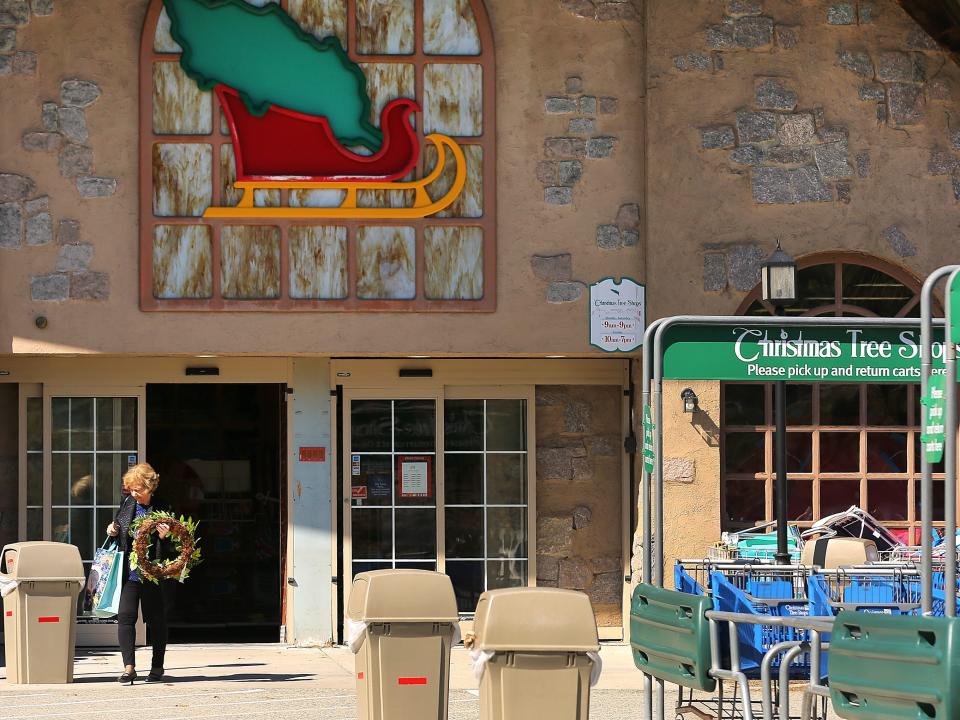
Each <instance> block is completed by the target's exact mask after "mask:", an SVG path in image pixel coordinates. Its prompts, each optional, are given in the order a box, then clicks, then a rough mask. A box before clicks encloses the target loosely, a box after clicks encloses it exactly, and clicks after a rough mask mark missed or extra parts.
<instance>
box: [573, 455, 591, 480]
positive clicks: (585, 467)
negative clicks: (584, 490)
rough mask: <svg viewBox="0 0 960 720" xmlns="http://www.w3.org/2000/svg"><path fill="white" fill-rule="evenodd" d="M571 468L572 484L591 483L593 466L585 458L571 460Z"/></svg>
mask: <svg viewBox="0 0 960 720" xmlns="http://www.w3.org/2000/svg"><path fill="white" fill-rule="evenodd" d="M571 466H572V467H573V481H574V482H592V481H593V464H592V463H591V462H590V461H589V460H588V459H587V458H573V460H572V461H571Z"/></svg>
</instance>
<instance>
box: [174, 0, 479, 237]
mask: <svg viewBox="0 0 960 720" xmlns="http://www.w3.org/2000/svg"><path fill="white" fill-rule="evenodd" d="M163 4H164V7H166V10H167V14H168V15H169V17H170V31H171V35H172V36H173V38H174V40H176V41H177V43H179V45H180V46H181V47H182V48H183V53H182V55H181V56H180V65H181V67H182V68H183V70H184V71H185V72H186V74H187V75H188V76H189V77H190V78H192V79H193V80H194V81H195V82H196V83H197V86H198V87H199V88H200V89H201V90H205V91H209V90H212V91H214V92H215V93H216V95H217V98H218V99H219V101H220V106H221V107H222V108H223V111H224V115H225V116H226V120H227V124H228V126H229V128H230V135H231V136H232V138H233V146H234V150H235V152H234V156H235V158H236V177H237V180H236V183H235V185H236V187H237V188H239V189H241V190H243V197H242V198H241V199H240V202H239V203H238V205H237V206H236V207H210V208H207V210H206V212H205V213H204V217H229V218H236V217H244V218H366V219H374V218H420V217H426V216H428V215H433V214H434V213H437V212H439V211H441V210H443V209H445V208H447V207H449V206H450V205H451V204H452V203H453V202H454V201H455V200H456V199H457V197H459V195H460V193H461V192H462V190H463V186H464V184H465V182H466V162H465V160H464V156H463V150H462V149H461V148H460V146H459V145H458V144H457V143H456V142H455V141H454V140H453V139H452V138H450V137H448V136H447V135H443V134H439V133H433V134H430V135H427V136H426V139H427V140H428V141H430V142H431V143H433V145H434V146H436V150H437V163H436V166H435V167H434V168H433V170H432V171H431V172H430V174H429V175H427V176H426V177H424V178H422V179H420V180H413V181H401V180H400V178H403V177H405V176H407V175H409V174H410V172H411V171H412V170H413V169H414V167H415V166H416V164H417V160H418V158H419V156H420V141H419V138H418V136H417V133H416V131H415V130H414V129H413V127H412V124H411V121H410V116H411V115H412V114H413V113H414V112H419V111H420V107H419V106H418V105H417V103H416V102H415V101H414V100H411V99H409V98H397V99H395V100H392V101H391V102H390V103H388V104H387V105H386V106H385V107H384V108H383V112H382V113H381V115H380V127H379V128H378V127H376V126H374V125H373V124H372V123H371V122H370V120H369V117H370V109H371V103H370V98H369V96H368V94H367V83H366V77H365V76H364V74H363V71H362V70H361V69H360V67H359V66H358V65H357V64H356V63H354V62H353V61H351V60H350V58H349V57H348V56H347V54H346V52H344V50H343V47H342V46H341V44H340V41H339V40H338V39H337V38H335V37H327V38H324V39H323V40H317V39H316V38H315V37H314V36H313V35H310V34H309V33H307V32H304V30H303V29H302V28H301V27H300V26H299V25H298V24H297V22H296V21H295V20H294V19H293V18H291V17H290V16H289V15H288V14H287V13H286V12H285V11H284V10H283V9H282V8H281V7H280V6H279V5H278V4H275V3H268V4H267V5H265V6H264V7H254V6H253V5H249V4H248V3H246V2H244V0H163ZM351 148H362V149H363V153H364V154H361V153H358V152H355V151H354V150H352V149H351ZM448 155H449V156H452V158H453V162H454V163H455V171H454V175H453V182H452V184H451V185H450V188H449V190H447V192H446V193H444V194H443V195H442V196H441V197H440V198H438V199H437V200H434V199H432V198H431V197H430V194H429V193H428V191H427V188H428V187H429V186H430V185H432V184H433V183H435V182H436V181H437V180H439V179H440V177H441V175H443V172H444V168H445V166H446V163H447V161H448V159H449V158H448ZM277 188H279V189H288V190H290V189H297V190H338V191H342V192H343V193H344V197H343V200H342V202H341V203H340V205H339V206H338V207H323V208H295V207H280V208H273V207H255V206H254V191H255V190H257V189H277ZM358 190H412V191H414V201H413V205H412V206H410V207H401V208H383V207H373V208H371V207H357V191H358Z"/></svg>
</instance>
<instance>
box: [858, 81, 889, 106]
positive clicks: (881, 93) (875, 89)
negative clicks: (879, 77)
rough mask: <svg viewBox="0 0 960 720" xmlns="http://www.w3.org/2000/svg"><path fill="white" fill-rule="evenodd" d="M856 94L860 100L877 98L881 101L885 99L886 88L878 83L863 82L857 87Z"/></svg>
mask: <svg viewBox="0 0 960 720" xmlns="http://www.w3.org/2000/svg"><path fill="white" fill-rule="evenodd" d="M857 95H858V96H859V98H860V99H861V100H879V101H880V102H883V101H884V100H886V99H887V90H886V88H884V87H883V85H881V84H880V83H863V84H862V85H861V86H860V87H859V88H857Z"/></svg>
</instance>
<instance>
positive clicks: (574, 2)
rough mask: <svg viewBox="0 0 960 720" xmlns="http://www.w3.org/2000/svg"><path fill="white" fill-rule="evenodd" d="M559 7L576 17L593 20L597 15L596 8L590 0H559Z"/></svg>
mask: <svg viewBox="0 0 960 720" xmlns="http://www.w3.org/2000/svg"><path fill="white" fill-rule="evenodd" d="M560 7H561V8H563V9H564V10H566V11H567V12H570V13H573V14H574V15H576V16H577V17H582V18H588V19H590V20H594V19H596V17H597V8H596V6H595V5H594V4H593V2H592V0H560Z"/></svg>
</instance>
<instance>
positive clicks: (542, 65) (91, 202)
mask: <svg viewBox="0 0 960 720" xmlns="http://www.w3.org/2000/svg"><path fill="white" fill-rule="evenodd" d="M587 4H589V5H590V6H591V7H594V6H593V4H592V3H587ZM600 5H610V6H614V5H617V6H621V9H620V10H619V11H618V12H620V13H622V8H626V7H628V6H629V7H631V8H632V5H631V4H629V3H628V4H622V3H599V4H598V6H597V7H598V8H599V6H600ZM146 6H147V3H146V2H145V0H131V1H130V2H122V3H117V2H115V1H114V0H90V1H89V2H83V3H78V2H59V1H58V2H55V3H54V5H53V7H54V10H53V13H52V14H51V15H49V16H38V17H33V18H32V19H31V20H30V22H29V23H28V24H24V25H22V26H20V27H19V28H18V29H17V32H16V49H17V51H18V52H19V51H21V50H22V51H24V52H27V51H29V52H35V53H36V56H35V59H36V61H37V65H36V70H35V72H34V73H33V74H29V70H30V68H22V67H20V68H18V71H17V72H10V73H9V74H6V75H4V74H0V88H2V93H3V99H4V100H3V104H4V112H3V114H2V117H0V173H13V174H17V175H21V176H25V177H28V178H30V179H31V180H32V181H33V182H34V183H35V187H34V188H31V189H30V192H29V193H25V194H24V195H23V197H22V198H20V199H18V200H16V201H15V202H18V203H19V202H20V201H21V200H23V201H28V200H31V199H35V198H39V197H43V196H47V197H48V198H49V201H48V204H49V210H44V209H43V207H42V203H41V204H40V205H34V206H31V208H26V207H25V206H23V207H21V209H20V210H19V211H20V212H22V213H23V214H24V215H26V214H28V213H36V214H40V215H43V214H44V213H49V216H50V218H49V222H50V225H51V227H52V232H48V231H47V230H46V229H45V227H43V226H44V222H45V221H37V222H36V223H35V225H36V227H35V228H34V236H33V241H35V242H40V243H41V244H39V245H27V238H26V237H25V238H24V239H23V242H22V243H20V247H19V248H10V247H7V248H4V249H0V306H2V307H4V308H5V311H4V312H3V313H2V315H0V353H7V352H14V353H25V352H113V353H117V352H136V353H175V352H187V353H189V352H200V351H212V352H220V353H226V352H241V353H277V352H283V353H301V352H303V353H338V354H352V355H362V354H374V353H397V354H405V353H417V354H426V353H430V354H444V353H457V352H469V353H470V354H479V353H491V354H497V355H510V354H524V353H541V352H543V353H562V354H569V353H591V352H592V351H591V350H590V347H589V345H588V342H587V328H586V324H587V317H586V307H585V305H586V298H585V297H583V291H584V286H583V285H582V284H578V283H577V281H579V282H583V283H589V282H592V281H596V280H599V279H601V278H603V277H605V276H607V275H618V276H619V275H620V274H631V275H634V276H639V275H642V273H641V272H640V268H639V264H640V257H641V249H640V248H641V246H640V243H639V233H638V231H637V228H638V226H639V218H638V215H637V207H636V206H637V205H638V204H639V203H641V202H642V194H641V188H642V173H641V170H642V163H641V157H642V147H641V137H642V133H643V124H642V113H641V103H642V85H643V76H642V73H640V72H638V68H640V67H641V66H642V63H641V54H640V53H641V47H642V40H643V35H642V29H641V28H642V26H641V23H640V22H639V20H638V19H634V18H632V15H633V14H632V13H631V14H630V15H631V17H626V19H620V18H619V17H618V16H616V15H615V14H614V13H613V12H612V10H607V11H604V12H603V13H602V17H600V18H599V19H597V14H598V13H600V10H599V9H596V8H595V12H594V15H593V16H592V17H590V18H586V17H582V16H579V15H577V14H576V13H575V12H572V11H571V10H569V9H565V8H564V7H562V6H561V3H559V2H553V1H551V2H543V1H542V0H523V1H522V2H517V1H516V0H491V1H490V2H488V3H487V6H488V9H489V14H490V17H491V22H492V25H493V36H494V39H495V44H496V61H497V67H498V77H497V107H498V171H497V181H498V187H497V192H498V205H499V212H498V232H497V236H498V252H497V272H498V297H497V310H496V312H494V313H475V314H463V313H445V314H435V313H434V314H415V313H403V312H400V313H392V314H390V315H389V316H388V318H387V319H385V318H384V316H383V314H371V313H333V314H326V315H324V314H321V315H320V316H319V317H318V315H317V314H314V313H303V314H283V313H250V314H243V313H220V314H203V313H142V312H140V310H139V309H138V300H137V298H138V282H139V280H138V258H137V255H138V250H137V244H138V241H137V228H138V218H137V188H138V176H137V173H138V168H137V130H138V110H137V107H138V105H137V103H138V76H139V75H138V73H139V70H138V57H139V39H140V28H141V25H142V21H143V17H144V13H145V10H146ZM614 9H616V8H614ZM581 15H583V13H581ZM608 17H610V18H612V19H607V18H608ZM11 57H14V56H11ZM0 68H2V65H0ZM21 70H22V71H23V72H24V73H26V74H22V73H21V72H20V71H21ZM0 73H2V70H0ZM71 78H77V79H80V80H84V81H90V82H93V83H95V84H96V85H97V86H98V87H99V88H100V90H101V94H100V96H99V97H98V98H97V99H96V100H95V101H94V102H92V104H90V105H88V106H86V107H85V108H83V114H84V117H85V122H86V125H87V128H88V131H89V138H88V139H87V140H86V141H85V143H83V145H84V146H85V147H89V148H90V149H91V150H92V153H93V163H92V164H93V168H92V174H93V175H95V176H103V177H108V178H115V179H116V180H117V186H116V192H115V194H113V195H109V196H107V197H97V198H89V199H87V198H81V197H80V195H79V192H78V189H77V186H76V183H75V180H74V179H73V178H65V177H62V176H61V173H60V170H59V169H58V152H57V151H44V150H43V149H35V150H28V149H26V148H25V147H24V144H23V143H24V137H23V136H24V135H25V134H27V133H31V132H35V131H42V130H43V125H42V123H41V106H42V104H43V103H44V102H52V103H60V102H61V90H62V88H61V82H62V81H64V80H66V79H71ZM568 78H573V79H576V78H579V80H580V84H579V85H577V84H576V82H575V81H571V83H570V84H568ZM568 89H569V90H570V92H568ZM581 96H586V97H588V98H595V99H600V98H616V103H615V105H616V107H615V108H614V107H613V106H612V105H611V102H610V101H608V102H607V105H606V109H604V107H600V106H599V104H598V105H597V107H595V108H590V107H587V108H586V110H587V115H591V112H590V111H591V109H592V115H591V116H593V117H595V127H594V129H593V132H592V133H587V135H584V136H583V137H587V136H588V135H591V134H592V135H596V136H602V137H606V138H615V139H616V141H615V142H612V141H611V143H610V144H609V145H605V144H604V143H600V144H599V145H598V146H597V147H595V148H594V153H593V154H594V155H598V156H597V157H586V156H584V157H582V158H579V162H580V163H581V177H579V179H577V180H574V179H573V178H571V177H566V178H564V179H561V178H559V177H558V178H556V179H551V178H547V180H548V184H547V186H545V184H544V183H542V182H541V181H538V163H542V162H551V161H556V162H557V163H559V162H561V161H567V162H573V161H574V160H576V159H577V157H576V156H577V155H578V153H579V149H578V148H576V147H575V148H573V149H572V151H571V152H572V155H570V157H568V156H567V155H566V154H565V153H566V152H567V151H568V150H570V149H569V148H564V147H558V146H557V145H556V143H554V144H553V145H549V147H548V146H547V145H546V144H545V143H546V141H547V139H548V138H558V137H560V138H563V137H565V136H567V135H568V134H569V132H570V129H569V122H570V120H571V118H574V117H579V116H581V115H582V114H583V113H581V112H580V108H579V107H578V108H577V109H576V111H565V110H563V108H562V107H561V108H557V107H556V106H555V105H553V104H550V101H549V99H550V98H554V97H561V98H575V99H577V101H578V102H579V98H580V97H581ZM601 113H602V114H601ZM74 115H75V113H74ZM74 119H76V118H74ZM45 142H47V140H45V139H43V138H39V139H38V138H35V137H34V138H31V139H30V140H28V141H27V144H28V145H30V146H31V147H36V146H37V145H40V146H43V144H44V143H45ZM561 145H562V143H561ZM588 149H589V148H585V149H584V154H585V155H586V154H587V150H588ZM604 154H608V155H609V157H602V156H603V155H604ZM75 160H76V159H75ZM82 160H83V158H80V161H82ZM81 164H82V162H81ZM565 167H566V169H567V171H570V170H572V169H573V168H574V166H572V165H568V166H565ZM555 169H556V170H557V172H559V167H557V168H555ZM540 171H542V172H548V170H545V169H544V168H540ZM564 183H565V184H564ZM546 187H562V188H568V190H562V191H556V192H554V193H552V194H551V193H548V192H547V190H546ZM557 192H559V194H560V195H566V194H568V195H569V199H570V202H569V203H568V204H561V205H558V204H554V201H555V200H556V199H557V198H556V194H557ZM548 195H549V196H550V198H551V202H548V200H547V197H548ZM560 199H563V198H560ZM0 202H2V201H0ZM21 205H22V203H21ZM622 206H627V207H626V210H625V211H624V212H623V213H622V214H621V217H619V218H618V217H617V216H618V214H619V213H620V210H621V207H622ZM64 219H68V220H76V221H78V222H79V237H77V234H76V228H75V226H68V227H67V228H65V229H64V232H65V233H66V235H68V236H69V237H68V239H67V244H70V245H88V246H92V248H91V247H87V248H83V249H73V250H71V251H65V250H64V249H63V247H64V246H62V245H60V244H58V240H57V237H58V230H59V229H60V221H61V220H64ZM599 226H606V227H607V229H606V230H605V231H604V233H603V240H602V242H603V243H604V247H605V248H609V249H604V248H601V247H599V246H598V227H599ZM610 228H613V230H610ZM614 231H616V232H614ZM624 238H626V239H624ZM11 242H12V241H11ZM61 242H62V241H61ZM625 243H630V244H628V245H626V246H625ZM0 244H2V243H0ZM90 252H92V257H89V254H90ZM71 253H72V254H71ZM563 253H569V254H570V255H571V258H570V263H569V269H568V270H567V269H565V268H564V267H561V268H560V269H559V270H558V269H557V268H551V269H548V270H545V271H544V270H540V277H538V276H537V275H535V274H534V270H533V267H532V265H531V259H532V257H533V256H534V255H557V254H563ZM67 256H69V257H67ZM58 262H59V263H62V265H61V267H63V268H72V270H63V272H66V273H68V274H69V273H71V272H73V273H76V277H74V276H71V278H70V279H69V282H70V283H76V286H77V288H76V289H77V292H76V293H74V290H73V288H74V286H73V284H71V286H70V290H69V292H70V293H73V294H74V295H75V296H76V297H77V298H106V299H68V300H65V301H62V302H43V301H35V300H32V299H31V297H32V295H31V277H38V276H44V275H47V274H50V273H54V272H58V271H60V268H58ZM563 263H564V261H562V260H561V264H563ZM93 273H100V274H99V275H96V274H93ZM103 274H106V276H107V277H105V276H104V275H103ZM541 278H543V279H541ZM50 282H51V285H52V287H51V288H44V289H45V290H52V292H53V294H54V295H56V293H58V292H63V291H64V286H62V285H59V284H58V283H60V282H61V281H60V280H54V281H50ZM63 282H67V281H66V280H64V281H63ZM557 282H559V283H566V284H561V285H560V286H552V285H551V284H552V283H557ZM551 288H552V294H551V295H550V299H551V300H553V301H554V302H548V292H551ZM577 295H579V298H578V299H576V300H573V301H570V299H571V298H572V297H574V296H577ZM40 314H42V315H45V316H46V317H47V318H48V320H49V326H48V327H47V328H46V329H45V330H39V329H38V328H37V327H36V326H35V325H34V317H35V316H36V315H40Z"/></svg>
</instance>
